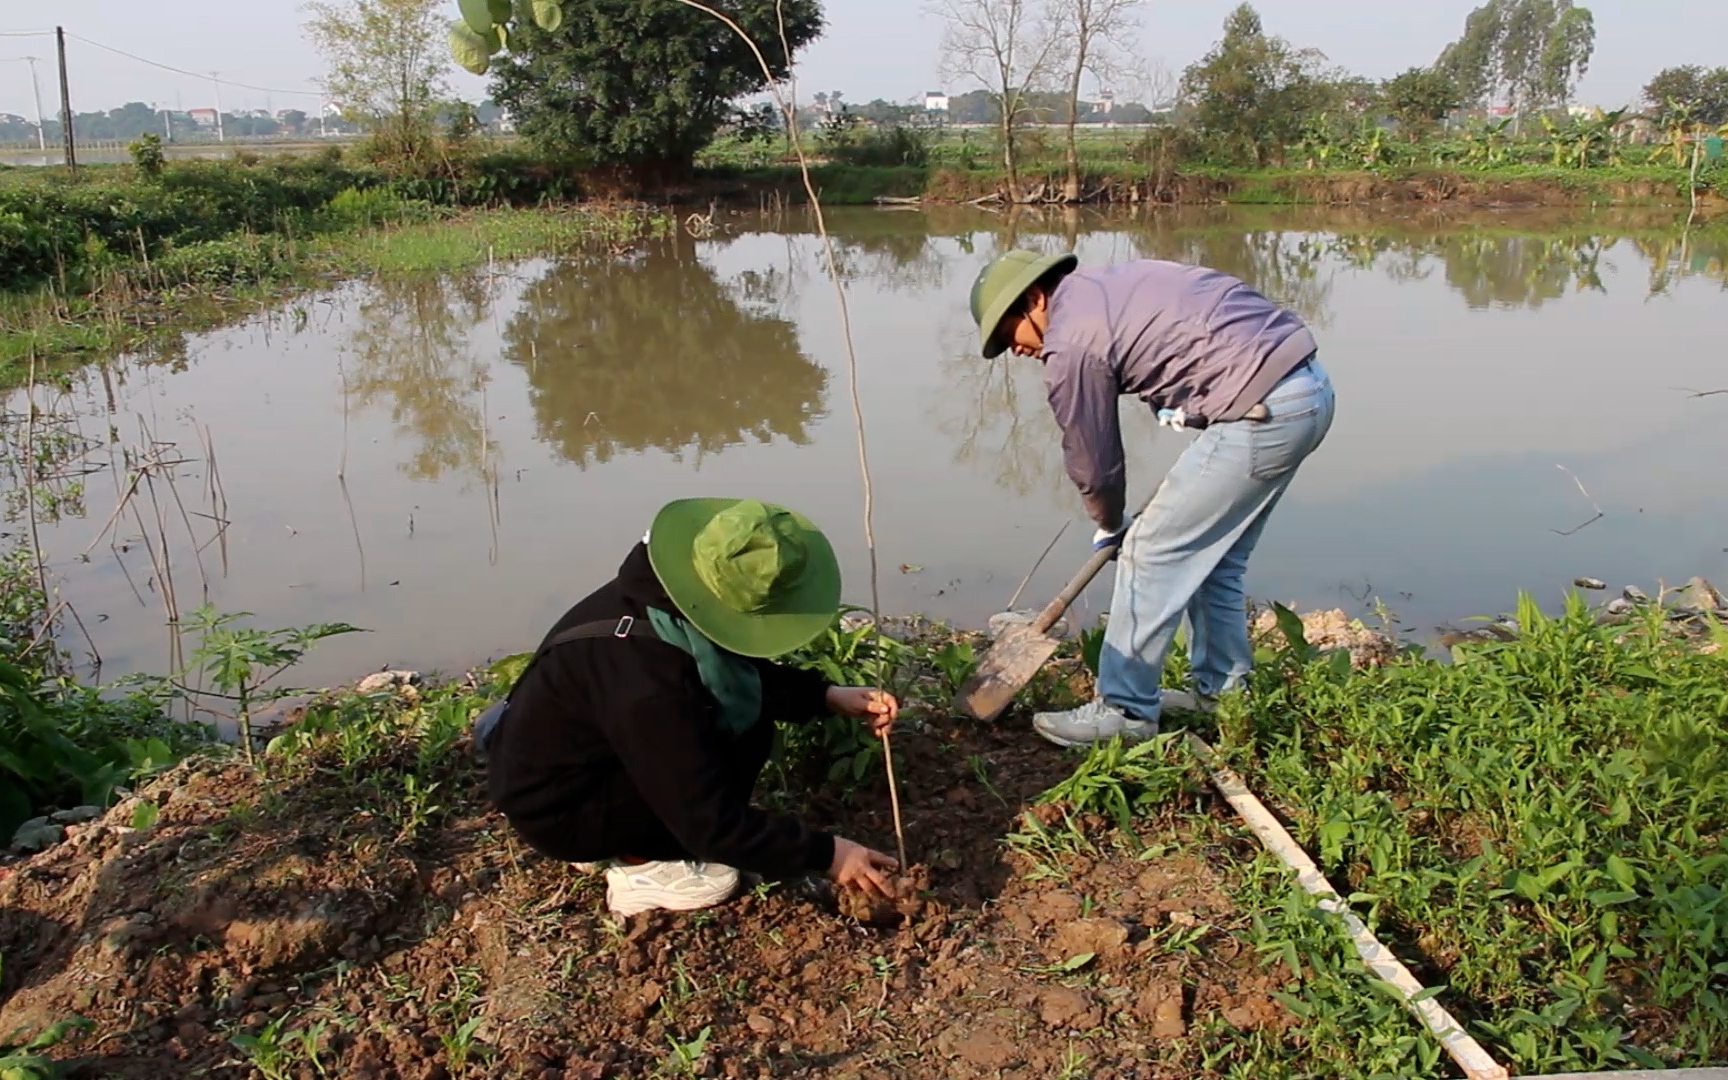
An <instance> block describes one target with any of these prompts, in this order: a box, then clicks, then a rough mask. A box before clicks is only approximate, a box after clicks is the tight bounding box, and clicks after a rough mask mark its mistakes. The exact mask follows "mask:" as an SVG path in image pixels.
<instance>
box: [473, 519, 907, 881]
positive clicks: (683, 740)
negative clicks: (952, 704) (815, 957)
mask: <svg viewBox="0 0 1728 1080" xmlns="http://www.w3.org/2000/svg"><path fill="white" fill-rule="evenodd" d="M839 605H840V568H839V563H838V561H837V560H836V559H835V557H834V550H833V548H832V547H831V546H830V545H829V543H828V540H827V538H826V537H824V536H823V535H822V533H821V532H820V531H819V530H818V529H817V528H816V527H815V526H814V525H813V524H811V523H810V522H809V521H808V520H807V519H805V518H804V517H802V516H801V515H799V514H796V513H794V512H792V511H790V510H787V509H785V508H783V507H779V506H773V505H768V504H765V503H762V502H759V501H757V500H754V499H743V500H737V499H685V500H680V501H678V502H674V503H671V504H669V505H667V506H666V507H664V508H663V509H662V510H661V511H660V512H659V514H658V515H656V517H655V519H654V524H653V527H652V528H651V529H650V531H649V534H648V536H647V537H646V538H645V539H644V541H643V542H642V543H640V544H637V545H636V546H635V548H633V549H632V550H631V552H630V554H629V555H628V556H627V557H626V558H625V559H624V563H623V565H622V566H620V567H619V569H618V576H617V577H616V578H615V579H613V580H612V581H611V582H609V583H607V584H606V585H604V586H602V587H601V588H600V589H599V590H598V591H596V592H595V593H593V594H592V595H591V596H589V597H588V598H587V599H585V600H583V601H581V602H580V603H578V604H577V605H576V606H575V607H573V608H571V609H570V610H569V612H567V613H566V614H565V615H564V617H563V618H561V619H559V620H558V623H557V624H556V625H555V626H553V628H552V630H551V632H550V633H549V634H548V635H547V636H546V639H545V641H544V642H543V643H542V645H541V647H540V650H539V651H538V652H537V653H536V654H535V657H534V660H533V661H532V662H530V664H529V665H528V668H527V669H526V670H525V671H524V672H523V673H522V675H521V677H520V678H518V679H517V681H516V685H515V686H514V687H513V688H512V690H511V692H510V697H509V698H508V700H507V704H506V705H505V707H504V708H503V709H502V710H490V711H489V714H490V717H483V718H482V723H481V724H479V725H478V726H477V730H476V733H475V739H476V743H477V748H478V749H480V750H481V751H482V752H483V753H484V754H485V756H486V758H487V787H488V793H489V794H490V796H491V799H492V801H493V802H494V804H496V805H497V807H498V808H499V809H500V810H501V811H502V812H503V813H504V815H505V816H506V818H508V819H509V822H510V824H511V826H512V827H513V828H514V829H515V830H516V832H517V833H518V834H519V835H520V836H521V837H522V838H523V840H525V841H526V842H527V843H528V844H529V845H530V846H532V847H533V848H534V849H535V850H537V851H539V852H540V853H542V854H543V855H546V856H548V857H550V858H554V859H560V860H564V861H567V862H580V863H591V862H602V861H611V862H612V863H613V865H612V866H611V867H610V869H608V870H607V871H606V884H607V888H606V900H607V905H608V906H609V907H610V908H611V909H612V911H614V912H616V913H617V914H620V915H631V914H635V913H636V912H639V911H646V910H648V909H650V908H665V909H669V910H673V911H689V910H694V909H697V908H705V907H711V906H713V905H715V904H718V903H721V902H722V901H724V900H726V899H727V898H728V897H730V896H731V895H732V893H733V892H734V891H735V890H736V889H737V885H738V872H739V871H740V870H745V871H752V872H755V873H759V874H762V875H764V876H766V877H769V878H789V877H796V876H799V875H801V874H804V873H810V872H819V873H826V874H827V875H828V876H829V877H831V878H833V879H834V881H835V882H837V883H838V884H841V885H852V886H856V887H860V888H863V889H866V890H867V891H874V892H877V893H881V894H883V895H891V894H892V893H891V888H892V887H891V885H890V883H889V881H888V879H887V877H886V873H887V872H891V871H893V870H894V869H896V864H895V861H894V860H893V859H892V858H890V857H888V856H887V855H884V854H882V853H881V852H878V851H872V850H870V849H869V848H866V847H864V846H862V845H860V844H856V843H853V842H852V841H850V840H846V839H844V838H842V837H839V836H834V835H831V834H829V833H825V832H820V831H817V830H814V829H811V828H808V827H806V826H805V825H803V824H802V823H800V822H799V821H797V820H795V819H793V818H790V817H784V816H780V815H777V814H771V813H768V812H767V811H765V810H761V809H759V808H757V807H754V806H752V805H751V804H750V794H751V791H752V789H754V787H755V785H756V777H757V774H758V773H760V772H761V770H762V767H763V765H765V764H766V763H767V760H768V755H769V751H770V749H771V747H772V746H773V742H774V725H775V724H781V723H787V724H797V723H804V722H807V721H809V720H812V719H814V718H816V717H818V716H823V715H827V714H828V713H830V712H832V713H837V714H839V715H842V716H847V717H853V718H856V719H859V720H860V721H862V722H864V723H866V724H868V725H869V726H870V729H871V731H872V732H874V733H876V734H881V733H884V732H886V731H888V730H890V729H891V728H892V726H893V724H894V720H895V717H896V715H897V714H898V711H899V705H898V703H897V702H896V701H895V700H894V698H893V696H892V695H890V694H888V693H885V692H884V691H881V690H877V689H870V688H865V687H837V686H830V685H829V684H828V683H827V682H826V680H824V679H823V678H822V677H821V676H819V675H816V674H814V673H812V672H808V671H801V670H797V669H795V668H790V667H786V666H783V665H780V664H775V663H772V662H770V661H769V660H768V659H767V658H768V657H774V656H784V655H786V654H787V653H790V652H793V651H795V650H797V649H799V648H802V647H803V646H805V645H807V644H809V643H810V642H811V641H813V640H815V639H816V638H817V637H818V636H819V635H821V634H822V633H823V632H824V631H825V630H827V629H828V627H829V626H830V625H831V624H832V623H833V621H834V618H835V616H836V615H837V614H838V612H839Z"/></svg>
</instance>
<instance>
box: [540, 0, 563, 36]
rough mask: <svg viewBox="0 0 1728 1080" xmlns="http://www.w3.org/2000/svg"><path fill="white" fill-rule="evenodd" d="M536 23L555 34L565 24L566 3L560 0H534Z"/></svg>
mask: <svg viewBox="0 0 1728 1080" xmlns="http://www.w3.org/2000/svg"><path fill="white" fill-rule="evenodd" d="M534 25H536V26H538V27H539V28H540V29H542V30H544V31H546V32H547V33H548V34H555V33H557V32H558V28H559V27H561V26H563V25H564V5H563V4H561V3H560V2H559V0H534Z"/></svg>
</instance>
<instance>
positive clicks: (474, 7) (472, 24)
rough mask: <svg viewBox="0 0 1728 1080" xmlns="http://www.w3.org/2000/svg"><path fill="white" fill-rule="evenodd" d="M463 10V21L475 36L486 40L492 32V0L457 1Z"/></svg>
mask: <svg viewBox="0 0 1728 1080" xmlns="http://www.w3.org/2000/svg"><path fill="white" fill-rule="evenodd" d="M457 4H458V6H459V7H460V8H461V10H462V21H463V22H464V23H465V24H467V26H468V29H470V30H472V31H474V34H475V36H477V37H481V38H484V37H485V36H486V35H487V34H490V33H491V32H492V24H493V22H494V21H495V20H494V19H493V17H492V0H457Z"/></svg>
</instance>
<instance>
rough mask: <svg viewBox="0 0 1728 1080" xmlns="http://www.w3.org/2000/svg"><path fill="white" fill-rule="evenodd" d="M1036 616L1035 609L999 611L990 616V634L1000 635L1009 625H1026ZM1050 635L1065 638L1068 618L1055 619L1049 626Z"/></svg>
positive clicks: (993, 635)
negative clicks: (1053, 624) (1054, 623)
mask: <svg viewBox="0 0 1728 1080" xmlns="http://www.w3.org/2000/svg"><path fill="white" fill-rule="evenodd" d="M1037 617H1038V613H1037V612H1036V611H1032V610H1030V609H1022V610H1020V611H1001V612H997V613H996V614H995V615H992V616H990V636H991V637H993V638H996V637H1001V636H1002V635H1003V634H1004V633H1006V632H1007V631H1008V630H1009V629H1010V628H1011V627H1015V626H1026V625H1028V624H1030V623H1031V622H1032V620H1034V619H1036V618H1037ZM1050 636H1051V637H1056V638H1065V637H1067V636H1068V620H1067V619H1057V620H1056V625H1055V626H1052V627H1051V628H1050Z"/></svg>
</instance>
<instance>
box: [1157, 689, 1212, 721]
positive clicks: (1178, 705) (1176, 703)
mask: <svg viewBox="0 0 1728 1080" xmlns="http://www.w3.org/2000/svg"><path fill="white" fill-rule="evenodd" d="M1159 698H1160V706H1161V707H1162V708H1163V709H1164V711H1165V712H1187V713H1199V714H1201V715H1202V716H1211V715H1212V714H1213V713H1215V712H1217V711H1218V699H1217V698H1212V697H1207V696H1206V695H1205V694H1201V693H1192V692H1190V691H1187V690H1165V691H1163V692H1162V693H1161V694H1160V695H1159Z"/></svg>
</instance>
